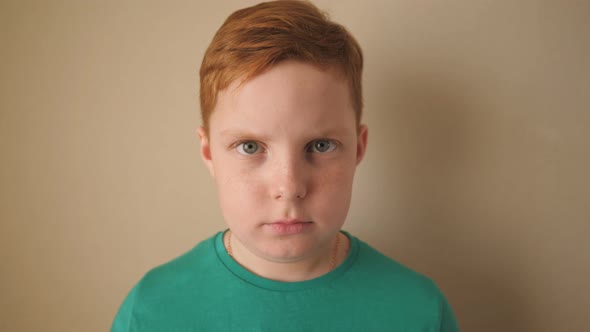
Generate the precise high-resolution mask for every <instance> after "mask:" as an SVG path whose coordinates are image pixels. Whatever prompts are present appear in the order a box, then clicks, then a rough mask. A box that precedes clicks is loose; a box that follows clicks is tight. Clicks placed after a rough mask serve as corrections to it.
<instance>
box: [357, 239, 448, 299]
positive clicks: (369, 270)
mask: <svg viewBox="0 0 590 332" xmlns="http://www.w3.org/2000/svg"><path fill="white" fill-rule="evenodd" d="M351 239H352V241H356V242H357V244H356V245H358V253H357V255H358V257H357V259H356V262H355V264H354V267H353V268H352V269H351V271H350V272H351V273H352V274H353V276H354V277H356V278H357V280H361V281H362V283H363V284H365V285H366V287H367V290H368V291H375V292H378V293H379V294H381V295H382V296H387V295H390V296H392V297H395V298H397V299H399V300H401V301H402V302H404V303H417V304H419V305H433V306H438V305H440V303H441V301H442V298H443V295H442V293H441V291H440V289H439V288H438V286H437V285H436V284H435V283H434V281H433V280H432V279H431V278H429V277H428V276H426V275H424V274H422V273H419V272H417V271H415V270H413V269H411V268H409V267H407V266H405V265H403V264H401V263H400V262H398V261H396V260H394V259H392V258H390V257H387V256H385V255H384V254H382V253H381V252H379V251H378V250H376V249H375V248H373V247H372V246H370V245H369V244H367V243H366V242H364V241H362V240H360V239H358V238H355V237H352V236H351Z"/></svg>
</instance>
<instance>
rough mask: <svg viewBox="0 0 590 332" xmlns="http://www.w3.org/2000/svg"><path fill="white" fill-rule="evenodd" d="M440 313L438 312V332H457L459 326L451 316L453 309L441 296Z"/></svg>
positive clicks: (453, 316) (452, 315)
mask: <svg viewBox="0 0 590 332" xmlns="http://www.w3.org/2000/svg"><path fill="white" fill-rule="evenodd" d="M440 310H441V312H440V328H439V331H440V332H459V325H458V324H457V319H455V315H454V314H453V309H451V306H450V305H449V302H448V301H447V299H446V298H445V296H444V295H443V296H442V297H441V309H440Z"/></svg>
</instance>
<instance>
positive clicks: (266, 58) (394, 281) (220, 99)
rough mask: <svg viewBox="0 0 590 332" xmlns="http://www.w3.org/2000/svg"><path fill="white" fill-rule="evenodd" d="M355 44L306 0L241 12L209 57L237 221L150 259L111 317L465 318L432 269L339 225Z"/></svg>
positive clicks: (215, 171)
mask: <svg viewBox="0 0 590 332" xmlns="http://www.w3.org/2000/svg"><path fill="white" fill-rule="evenodd" d="M362 65H363V58H362V53H361V49H360V47H359V45H358V44H357V42H356V41H355V40H354V39H353V37H352V36H351V35H350V34H349V33H348V32H347V31H346V30H345V29H344V28H343V27H342V26H340V25H338V24H335V23H333V22H331V21H329V20H328V19H327V18H326V17H325V16H324V15H323V14H322V13H321V12H319V11H318V9H317V8H316V7H314V6H313V5H312V4H310V3H307V2H302V1H292V0H291V1H289V0H287V1H275V2H269V3H262V4H259V5H257V6H253V7H250V8H245V9H242V10H239V11H237V12H235V13H233V14H232V15H231V16H230V17H229V18H228V19H227V20H226V21H225V23H224V24H223V25H222V27H221V28H220V29H219V31H218V32H217V34H216V35H215V37H214V39H213V41H212V42H211V45H210V46H209V48H208V50H207V52H206V54H205V56H204V59H203V63H202V65H201V71H200V76H201V112H202V118H203V126H202V127H200V128H199V130H198V132H199V137H200V140H201V156H202V158H203V160H204V162H205V164H206V166H207V168H208V169H209V172H210V173H211V176H212V177H213V178H214V180H215V183H216V186H217V193H218V198H219V201H220V205H221V210H222V212H223V217H224V219H225V221H226V223H227V224H228V226H229V229H228V230H227V231H225V232H220V233H218V234H217V235H215V236H213V237H212V238H210V239H209V240H206V241H203V242H201V243H200V244H198V245H197V246H196V247H195V248H194V249H192V250H191V251H189V252H188V253H186V254H184V255H183V256H181V257H179V258H177V259H175V260H173V261H171V262H169V263H167V264H164V265H163V266H160V267H158V268H155V269H154V270H152V271H150V272H149V273H147V274H146V275H145V276H144V278H143V279H142V280H141V281H140V282H139V283H138V284H137V285H136V286H135V287H134V288H133V290H132V291H131V293H130V294H129V295H128V297H127V298H126V300H125V301H124V303H123V305H122V306H121V309H120V310H119V313H118V314H117V316H116V318H115V321H114V323H113V327H112V331H114V332H119V331H202V330H205V331H228V330H234V331H457V330H458V328H457V325H456V322H455V319H454V317H453V314H452V311H451V309H450V307H449V305H448V304H447V301H446V300H445V298H444V296H443V295H442V294H441V293H440V291H439V290H438V288H437V287H436V286H435V285H434V283H433V282H432V281H431V280H430V279H428V278H426V277H424V276H422V275H420V274H418V273H415V272H413V271H411V270H409V269H408V268H406V267H403V266H401V265H400V264H398V263H396V262H394V261H393V260H391V259H389V258H387V257H385V256H383V255H382V254H380V253H378V252H377V251H376V250H374V249H373V248H371V247H370V246H369V245H367V244H366V243H364V242H362V241H360V240H359V239H357V238H355V237H354V236H352V235H350V234H348V233H346V232H343V231H341V230H340V229H341V227H342V225H343V223H344V220H345V218H346V215H347V213H348V208H349V205H350V197H351V191H352V183H353V177H354V172H355V169H356V166H357V165H358V163H360V162H361V160H362V159H363V156H364V154H365V151H366V146H367V127H366V126H365V125H362V124H361V122H360V120H361V110H362V95H361V73H362Z"/></svg>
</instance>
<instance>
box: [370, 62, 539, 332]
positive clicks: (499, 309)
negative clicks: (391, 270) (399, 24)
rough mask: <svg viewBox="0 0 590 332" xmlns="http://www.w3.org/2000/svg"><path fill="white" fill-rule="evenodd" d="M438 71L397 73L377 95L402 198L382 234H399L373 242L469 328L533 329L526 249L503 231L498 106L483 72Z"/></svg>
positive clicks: (506, 217) (378, 129)
mask: <svg viewBox="0 0 590 332" xmlns="http://www.w3.org/2000/svg"><path fill="white" fill-rule="evenodd" d="M400 67H401V66H400ZM438 67H441V66H440V64H439V65H438V66H429V65H428V64H424V63H420V64H418V63H414V64H411V65H408V64H405V65H404V66H403V68H396V69H392V70H391V71H390V73H389V74H386V75H384V76H382V77H383V80H384V81H383V82H380V87H379V88H378V90H379V95H377V96H373V97H376V98H377V100H376V101H377V102H379V108H381V107H383V109H384V110H388V111H387V112H385V113H383V114H381V115H380V117H379V121H378V123H375V124H373V125H372V127H373V128H374V130H372V132H373V133H376V134H375V136H377V137H376V138H374V141H381V142H391V143H390V144H391V146H390V149H389V151H388V152H386V154H389V156H388V157H387V158H386V159H387V160H386V161H385V163H384V165H383V166H380V167H385V169H383V173H382V174H387V178H388V179H390V181H392V182H393V183H390V184H388V185H387V186H388V187H389V188H395V189H394V190H395V192H396V194H395V196H396V197H399V199H400V200H401V201H400V202H399V205H400V206H401V208H400V210H399V211H396V212H395V214H396V218H398V219H399V220H400V221H396V226H395V227H396V229H395V231H393V230H392V231H390V233H391V234H389V236H383V237H382V239H384V238H390V239H395V240H394V241H391V242H389V243H384V242H383V241H381V243H379V242H380V241H379V240H377V241H375V242H377V245H378V246H379V247H380V248H382V250H383V251H385V252H386V253H387V254H389V255H390V256H392V257H396V258H399V260H400V261H401V262H402V263H405V264H407V265H409V266H411V267H412V268H415V269H416V270H418V271H421V272H423V273H425V274H427V275H429V276H430V277H432V278H433V279H434V280H435V281H436V282H437V284H438V285H439V286H440V287H441V289H442V290H443V292H445V294H446V295H447V297H448V299H449V301H450V302H451V305H452V306H453V308H454V310H455V313H456V315H457V319H458V320H459V323H460V325H461V328H462V329H463V330H465V331H480V332H482V331H529V330H531V328H530V327H531V324H532V319H533V318H532V317H530V316H531V315H530V313H529V314H527V308H530V306H528V305H527V294H525V293H524V292H525V290H526V288H527V287H526V278H525V276H526V271H525V270H523V268H524V265H525V264H523V263H524V254H523V253H519V252H518V250H516V249H517V248H518V246H517V243H516V242H518V239H517V238H515V236H514V235H511V234H510V231H509V229H507V228H506V226H507V224H509V223H511V222H513V220H510V218H511V217H510V211H506V210H507V207H506V206H503V203H502V202H503V197H502V194H501V193H502V190H498V185H499V184H498V181H497V180H498V177H503V176H504V175H505V174H504V175H503V173H502V171H499V170H498V169H497V167H496V166H497V165H498V162H494V160H496V159H497V158H501V151H500V150H501V147H498V144H497V141H498V135H500V134H501V133H499V132H498V131H499V129H501V126H502V119H501V112H497V110H498V109H497V108H495V107H494V105H493V98H490V93H492V94H493V91H491V92H490V86H489V85H488V84H487V83H486V78H485V77H478V76H477V74H476V73H474V72H473V71H471V72H467V71H458V70H455V71H453V72H450V71H448V70H447V71H445V70H438V69H436V68H438ZM492 86H493V85H492ZM379 135H383V137H381V138H380V137H378V136H379ZM385 135H386V136H385ZM499 149H500V150H499ZM380 163H381V160H380ZM495 165H496V166H495ZM392 170H393V174H392ZM382 208H383V209H385V208H386V207H385V206H383V207H382ZM380 215H387V213H382V214H380ZM389 215H391V213H389ZM512 218H514V217H512ZM514 222H518V221H516V220H514ZM389 224H391V222H389ZM394 233H395V234H394ZM394 242H395V243H394ZM511 248H514V249H515V250H511Z"/></svg>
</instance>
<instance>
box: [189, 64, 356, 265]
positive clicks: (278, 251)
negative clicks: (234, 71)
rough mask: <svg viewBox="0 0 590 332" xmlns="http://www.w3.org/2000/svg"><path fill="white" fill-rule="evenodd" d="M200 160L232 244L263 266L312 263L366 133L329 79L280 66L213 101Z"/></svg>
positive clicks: (344, 195)
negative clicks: (267, 263) (211, 181)
mask: <svg viewBox="0 0 590 332" xmlns="http://www.w3.org/2000/svg"><path fill="white" fill-rule="evenodd" d="M199 135H200V138H201V154H202V157H203V159H204V161H205V163H206V165H207V167H208V168H209V171H210V173H211V175H212V176H213V177H214V179H215V182H216V185H217V191H218V197H219V201H220V204H221V210H222V213H223V216H224V218H225V221H226V223H227V224H228V226H229V228H230V229H231V230H232V233H233V235H234V237H235V240H236V241H239V244H240V246H241V247H243V248H246V249H247V250H248V251H250V253H252V254H254V255H256V256H258V257H259V258H263V259H265V260H270V261H275V262H294V261H300V260H303V259H305V258H309V257H313V255H314V254H320V252H322V250H327V249H326V248H327V247H328V246H329V243H331V241H332V240H333V239H334V237H335V235H336V234H337V232H338V231H339V229H340V228H341V226H342V224H343V223H344V220H345V219H346V215H347V213H348V208H349V205H350V198H351V192H352V182H353V177H354V172H355V169H356V166H357V164H358V163H359V162H360V161H361V160H362V158H363V156H364V152H365V148H366V144H367V128H366V127H365V126H361V127H360V130H358V131H357V124H356V121H355V113H354V110H353V108H352V106H351V102H350V94H349V90H348V84H347V82H346V81H345V80H344V79H343V78H342V76H341V75H338V73H337V72H336V71H335V70H320V69H318V68H316V67H314V66H312V65H309V64H305V63H302V62H295V61H286V62H281V63H279V64H278V65H276V66H274V67H272V68H271V69H270V70H268V71H266V72H264V73H263V74H261V75H259V76H257V77H255V78H254V79H252V80H250V81H248V82H247V83H245V84H243V85H241V86H239V87H237V84H233V85H231V86H230V87H229V88H228V89H226V90H224V91H222V92H221V93H220V94H219V96H218V101H217V105H216V108H215V110H214V112H213V114H212V115H211V117H210V123H209V134H208V135H207V134H206V133H205V131H204V130H203V128H199Z"/></svg>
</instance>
